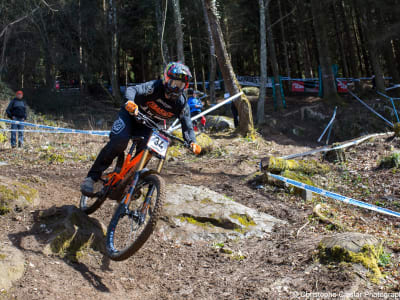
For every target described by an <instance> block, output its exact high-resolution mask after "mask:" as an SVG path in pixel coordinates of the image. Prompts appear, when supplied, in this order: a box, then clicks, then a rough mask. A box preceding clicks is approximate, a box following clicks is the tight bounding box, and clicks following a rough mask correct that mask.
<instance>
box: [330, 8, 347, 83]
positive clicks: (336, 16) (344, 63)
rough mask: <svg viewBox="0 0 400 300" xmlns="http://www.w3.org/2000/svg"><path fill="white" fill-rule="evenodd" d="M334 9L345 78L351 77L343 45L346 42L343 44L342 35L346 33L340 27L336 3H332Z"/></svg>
mask: <svg viewBox="0 0 400 300" xmlns="http://www.w3.org/2000/svg"><path fill="white" fill-rule="evenodd" d="M339 5H340V3H339ZM332 7H333V17H334V23H335V29H336V38H337V41H338V45H339V48H340V56H341V59H342V68H343V73H344V77H350V74H349V68H348V65H347V57H346V52H345V50H344V44H343V43H344V42H343V36H342V33H343V32H344V31H343V30H342V29H341V28H340V26H339V20H338V10H337V8H336V2H333V3H332Z"/></svg>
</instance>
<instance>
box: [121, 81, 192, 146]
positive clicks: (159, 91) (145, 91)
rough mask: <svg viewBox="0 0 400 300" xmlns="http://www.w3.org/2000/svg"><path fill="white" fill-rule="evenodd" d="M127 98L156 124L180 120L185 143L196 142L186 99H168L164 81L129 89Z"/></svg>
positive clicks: (146, 83) (183, 97)
mask: <svg viewBox="0 0 400 300" xmlns="http://www.w3.org/2000/svg"><path fill="white" fill-rule="evenodd" d="M125 97H126V98H127V99H128V100H131V101H134V102H135V103H136V104H137V105H138V106H139V109H140V111H141V112H142V113H145V114H146V115H147V116H149V117H150V118H152V119H153V120H154V121H156V122H158V121H163V120H168V119H171V118H179V120H180V122H181V125H182V133H183V137H184V139H185V141H186V142H188V143H192V142H193V143H195V142H196V136H195V134H194V131H193V126H192V121H191V120H190V109H189V106H188V104H187V100H186V97H185V96H184V95H182V96H180V97H179V98H178V99H176V100H171V99H167V98H166V97H165V88H164V84H163V82H162V80H153V81H149V82H145V83H143V84H139V85H136V86H132V87H129V88H127V89H126V93H125Z"/></svg>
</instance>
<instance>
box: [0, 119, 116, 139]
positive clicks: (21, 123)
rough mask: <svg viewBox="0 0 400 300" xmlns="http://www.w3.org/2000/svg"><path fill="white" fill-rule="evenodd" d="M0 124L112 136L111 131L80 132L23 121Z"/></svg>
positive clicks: (4, 120)
mask: <svg viewBox="0 0 400 300" xmlns="http://www.w3.org/2000/svg"><path fill="white" fill-rule="evenodd" d="M0 122H4V123H9V124H16V125H24V126H30V127H36V128H42V129H52V130H55V131H60V132H68V133H82V134H91V135H108V134H110V132H109V131H103V130H79V129H71V128H63V127H54V126H47V125H41V124H33V123H28V122H23V121H15V120H7V119H0Z"/></svg>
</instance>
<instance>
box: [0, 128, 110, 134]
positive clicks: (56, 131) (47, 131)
mask: <svg viewBox="0 0 400 300" xmlns="http://www.w3.org/2000/svg"><path fill="white" fill-rule="evenodd" d="M13 131H15V132H30V133H60V134H61V133H62V134H88V133H82V132H68V131H60V130H50V129H49V130H40V129H38V130H26V129H22V130H19V129H0V132H13ZM91 135H99V136H108V134H107V132H105V133H97V132H94V133H91Z"/></svg>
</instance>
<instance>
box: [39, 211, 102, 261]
mask: <svg viewBox="0 0 400 300" xmlns="http://www.w3.org/2000/svg"><path fill="white" fill-rule="evenodd" d="M38 221H39V222H41V223H42V224H41V225H40V228H41V229H42V230H43V231H44V232H46V233H47V234H49V238H47V245H46V246H45V248H44V250H43V253H45V254H46V255H51V254H56V255H58V256H60V257H62V258H67V259H68V260H71V261H79V260H80V259H81V258H82V257H83V256H84V255H85V254H87V252H88V251H89V250H90V249H91V250H94V251H100V252H102V253H105V233H106V229H105V227H104V225H102V224H101V223H100V222H99V221H97V220H96V219H93V218H90V217H88V216H87V215H86V214H85V213H83V212H82V211H81V210H80V209H78V208H76V207H75V206H72V205H65V206H63V207H59V208H58V207H57V208H55V207H53V208H50V209H49V210H47V211H42V212H40V213H39V220H38Z"/></svg>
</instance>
